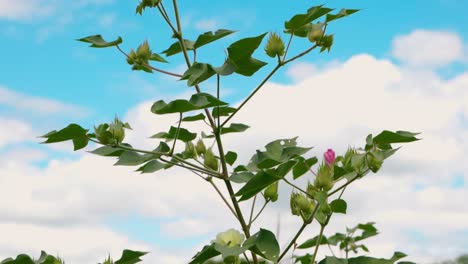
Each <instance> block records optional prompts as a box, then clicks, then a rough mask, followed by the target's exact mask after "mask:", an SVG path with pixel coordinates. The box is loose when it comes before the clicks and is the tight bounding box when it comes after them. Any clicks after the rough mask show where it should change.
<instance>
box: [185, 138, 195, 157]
mask: <svg viewBox="0 0 468 264" xmlns="http://www.w3.org/2000/svg"><path fill="white" fill-rule="evenodd" d="M183 155H184V157H185V158H192V159H196V158H197V151H196V150H195V145H194V144H193V143H192V142H191V141H189V142H187V143H185V150H184V153H183Z"/></svg>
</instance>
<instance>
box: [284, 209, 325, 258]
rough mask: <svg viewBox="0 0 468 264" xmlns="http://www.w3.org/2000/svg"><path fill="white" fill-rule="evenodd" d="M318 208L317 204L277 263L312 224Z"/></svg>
mask: <svg viewBox="0 0 468 264" xmlns="http://www.w3.org/2000/svg"><path fill="white" fill-rule="evenodd" d="M319 207H320V203H317V205H316V206H315V208H314V211H313V212H312V214H311V215H310V217H309V219H308V220H307V221H304V223H303V224H302V226H301V227H300V228H299V230H298V231H297V233H296V235H294V238H293V239H292V240H291V241H290V242H289V244H288V246H286V248H285V249H284V251H283V253H281V255H280V257H279V258H278V263H279V262H280V260H281V259H282V258H283V257H284V256H285V255H286V253H288V251H289V249H291V247H292V246H293V245H294V244H295V243H296V240H297V239H298V238H299V236H300V235H301V234H302V232H304V229H305V228H306V227H307V226H308V225H309V224H311V223H312V221H313V220H314V217H315V214H316V213H317V211H318V209H319Z"/></svg>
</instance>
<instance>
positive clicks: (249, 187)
mask: <svg viewBox="0 0 468 264" xmlns="http://www.w3.org/2000/svg"><path fill="white" fill-rule="evenodd" d="M278 180H280V178H279V177H277V176H276V175H273V174H271V173H267V172H265V171H260V172H258V173H257V174H256V175H255V176H254V177H253V178H252V179H250V180H249V181H248V182H247V183H246V184H245V185H244V186H243V187H242V188H241V189H240V190H239V191H238V192H237V193H236V196H240V199H239V201H240V202H241V201H245V200H248V199H250V198H251V197H254V196H255V195H256V194H257V193H259V192H261V191H262V190H263V189H265V188H266V187H268V186H269V185H270V184H273V183H274V182H276V181H278Z"/></svg>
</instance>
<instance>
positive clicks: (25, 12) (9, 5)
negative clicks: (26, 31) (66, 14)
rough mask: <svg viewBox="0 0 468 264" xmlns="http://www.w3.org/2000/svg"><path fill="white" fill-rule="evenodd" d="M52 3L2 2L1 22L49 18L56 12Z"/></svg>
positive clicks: (24, 0) (31, 1) (35, 0)
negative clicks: (3, 20)
mask: <svg viewBox="0 0 468 264" xmlns="http://www.w3.org/2000/svg"><path fill="white" fill-rule="evenodd" d="M54 9H55V8H54V6H53V5H52V3H51V1H41V0H17V1H10V0H0V20H1V19H7V20H32V19H34V18H36V17H43V16H48V15H50V14H51V13H53V11H54Z"/></svg>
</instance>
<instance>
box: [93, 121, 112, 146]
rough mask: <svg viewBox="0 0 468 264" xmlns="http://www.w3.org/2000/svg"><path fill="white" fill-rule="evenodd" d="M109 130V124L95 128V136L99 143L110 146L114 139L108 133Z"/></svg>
mask: <svg viewBox="0 0 468 264" xmlns="http://www.w3.org/2000/svg"><path fill="white" fill-rule="evenodd" d="M108 128H109V125H108V124H100V125H99V126H97V127H96V126H95V127H94V134H95V135H96V138H97V140H98V141H99V142H101V143H102V144H109V143H110V139H111V137H112V135H111V133H109V131H107V129H108Z"/></svg>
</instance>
